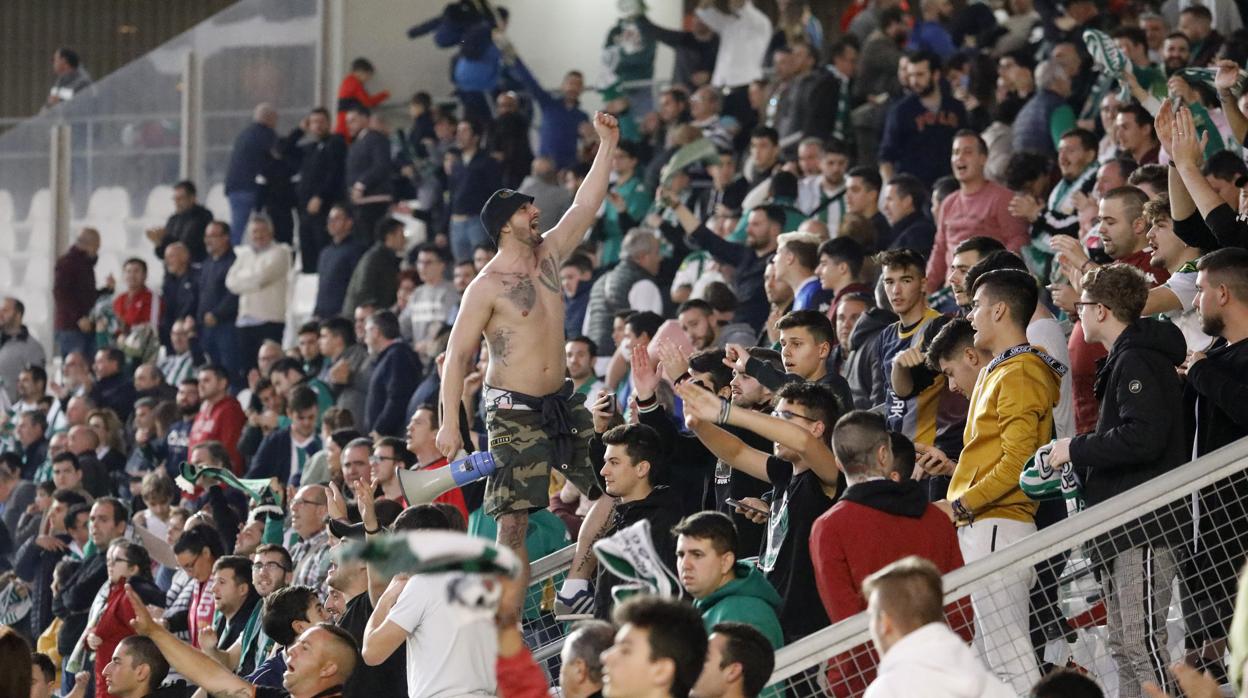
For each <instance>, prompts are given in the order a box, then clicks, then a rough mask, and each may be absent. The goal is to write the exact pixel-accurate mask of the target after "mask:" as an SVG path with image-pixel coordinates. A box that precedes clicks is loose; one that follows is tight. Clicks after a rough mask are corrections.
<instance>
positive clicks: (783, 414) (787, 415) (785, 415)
mask: <svg viewBox="0 0 1248 698" xmlns="http://www.w3.org/2000/svg"><path fill="white" fill-rule="evenodd" d="M771 416H773V417H779V418H780V419H804V420H806V421H808V422H817V421H819V420H817V419H815V418H813V417H807V416H806V415H804V414H798V413H796V412H790V411H789V410H772V412H771Z"/></svg>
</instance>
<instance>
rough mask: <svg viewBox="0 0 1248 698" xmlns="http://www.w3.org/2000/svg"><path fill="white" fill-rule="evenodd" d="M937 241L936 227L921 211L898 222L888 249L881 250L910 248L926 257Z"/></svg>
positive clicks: (892, 232) (890, 238) (912, 213)
mask: <svg viewBox="0 0 1248 698" xmlns="http://www.w3.org/2000/svg"><path fill="white" fill-rule="evenodd" d="M935 240H936V226H935V225H932V222H931V221H930V220H928V218H927V216H925V215H923V214H922V213H921V212H919V211H913V212H911V213H910V215H908V216H906V217H905V218H902V219H901V220H899V221H897V225H894V226H893V227H892V230H891V235H890V237H889V242H888V246H887V247H881V249H890V250H896V249H901V248H903V247H908V248H910V249H912V250H918V251H919V252H920V253H921V254H922V255H923V256H924V257H926V256H927V255H928V253H929V252H930V251H931V249H932V243H933V241H935Z"/></svg>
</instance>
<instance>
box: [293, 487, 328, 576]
mask: <svg viewBox="0 0 1248 698" xmlns="http://www.w3.org/2000/svg"><path fill="white" fill-rule="evenodd" d="M328 513H329V496H328V492H327V491H326V489H325V487H324V486H323V485H305V486H304V487H300V488H299V489H298V491H296V492H295V496H294V498H293V499H291V500H290V527H291V529H292V530H294V532H295V533H296V534H298V535H299V542H298V543H295V544H294V546H292V547H291V548H290V557H291V559H292V560H293V561H294V563H295V577H294V579H293V580H292V582H291V583H292V584H295V585H303V586H310V587H312V588H313V589H320V588H321V582H323V581H324V580H325V575H326V574H327V573H328V572H329V562H330V560H329V533H327V532H326V531H325V515H326V514H328Z"/></svg>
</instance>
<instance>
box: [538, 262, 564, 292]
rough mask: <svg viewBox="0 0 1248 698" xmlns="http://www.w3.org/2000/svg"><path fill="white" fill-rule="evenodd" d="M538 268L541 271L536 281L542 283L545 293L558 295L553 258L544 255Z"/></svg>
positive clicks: (557, 273)
mask: <svg viewBox="0 0 1248 698" xmlns="http://www.w3.org/2000/svg"><path fill="white" fill-rule="evenodd" d="M538 267H539V269H540V270H541V273H540V274H539V275H538V277H537V279H538V281H541V282H542V285H543V286H545V287H546V290H547V291H550V292H551V293H559V291H560V284H559V272H558V271H557V270H556V269H555V258H554V257H553V256H551V255H546V258H545V259H543V260H542V262H541V264H539V265H538Z"/></svg>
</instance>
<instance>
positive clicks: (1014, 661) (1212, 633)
mask: <svg viewBox="0 0 1248 698" xmlns="http://www.w3.org/2000/svg"><path fill="white" fill-rule="evenodd" d="M972 525H973V526H992V525H993V521H992V520H991V519H988V520H981V521H976V522H974V523H973V524H972ZM1246 553H1248V439H1244V440H1241V441H1239V442H1236V443H1234V444H1231V445H1229V446H1227V447H1225V448H1223V449H1220V450H1218V451H1216V452H1214V453H1211V454H1209V455H1207V456H1204V457H1202V458H1200V459H1198V460H1196V461H1193V462H1191V463H1188V464H1186V465H1184V466H1181V467H1179V468H1177V469H1175V470H1173V471H1171V472H1169V473H1167V474H1165V475H1164V476H1161V477H1158V478H1156V479H1154V480H1152V481H1150V482H1147V483H1145V484H1143V485H1140V486H1139V487H1136V488H1134V489H1131V490H1129V491H1127V492H1125V493H1123V494H1121V495H1119V496H1117V497H1115V498H1114V499H1111V500H1109V501H1107V502H1104V503H1102V504H1099V505H1097V506H1094V507H1090V508H1088V509H1086V510H1084V511H1082V512H1079V513H1077V514H1074V515H1072V516H1070V517H1068V518H1067V519H1065V520H1064V521H1060V522H1058V523H1056V524H1053V525H1051V526H1049V527H1047V528H1045V529H1043V530H1041V531H1039V532H1037V533H1035V534H1033V535H1031V536H1028V537H1026V538H1024V539H1022V540H1021V541H1019V542H1017V543H1015V544H1013V545H1010V546H1008V547H1005V548H1002V549H1000V550H998V551H997V552H995V553H993V554H991V555H989V556H988V557H986V558H984V559H981V560H977V561H976V562H973V563H971V564H968V565H966V566H965V567H962V568H960V569H958V570H955V571H953V572H951V573H949V574H947V575H945V577H944V592H945V598H944V601H945V603H946V604H950V605H949V606H946V616H947V618H948V617H949V615H950V614H949V609H950V608H951V607H954V606H956V605H957V604H958V603H959V602H961V603H965V600H967V599H969V602H970V606H971V607H972V609H973V612H974V639H973V641H972V646H973V648H974V649H975V653H976V654H977V655H978V657H979V659H980V660H981V661H982V662H983V664H984V665H985V666H987V667H988V668H989V670H991V671H992V672H993V673H995V674H996V675H997V676H998V677H999V678H1000V679H1001V680H1002V681H1004V682H1005V683H1006V685H1007V686H1010V687H1011V688H1012V689H1013V692H1016V693H1018V694H1019V695H1027V693H1028V691H1029V689H1030V687H1031V686H1032V685H1034V684H1035V683H1036V682H1037V681H1038V680H1039V679H1040V677H1041V675H1042V671H1047V670H1049V669H1052V668H1053V667H1062V666H1067V667H1071V668H1074V669H1077V670H1079V671H1083V672H1086V673H1087V674H1088V675H1089V676H1091V677H1092V678H1094V679H1096V681H1097V682H1098V683H1099V684H1100V685H1101V686H1102V688H1103V689H1104V691H1105V695H1119V696H1139V695H1142V693H1141V689H1140V684H1141V683H1142V682H1146V681H1153V682H1156V683H1159V684H1161V685H1163V687H1168V688H1170V689H1171V691H1172V693H1176V692H1177V691H1176V690H1175V689H1174V686H1173V685H1172V684H1173V679H1172V678H1171V677H1170V675H1169V673H1168V672H1167V671H1166V670H1165V668H1166V667H1168V666H1169V665H1170V664H1171V663H1173V662H1175V661H1180V660H1186V661H1187V662H1188V663H1190V664H1192V665H1194V666H1196V667H1198V668H1200V669H1204V670H1207V671H1210V672H1211V673H1212V674H1213V675H1214V676H1215V677H1216V678H1218V679H1219V680H1220V681H1221V682H1223V683H1225V682H1226V666H1227V659H1228V658H1227V657H1226V651H1227V650H1226V637H1227V632H1228V628H1229V625H1230V621H1231V615H1232V613H1233V610H1234V606H1235V594H1236V588H1237V578H1238V573H1239V569H1240V568H1241V567H1242V566H1243V564H1244V561H1245V555H1246ZM1046 580H1047V581H1046ZM954 629H955V630H959V628H958V627H956V625H955V626H954ZM968 630H969V629H968ZM967 636H969V632H968V633H967ZM878 661H879V660H878V657H876V655H875V653H874V650H873V649H872V648H871V640H870V637H869V634H868V617H867V614H866V613H861V614H858V615H856V616H853V617H851V618H848V619H846V620H844V621H842V622H840V623H837V624H836V625H833V626H832V627H829V628H827V629H825V630H823V631H820V632H819V633H816V634H814V635H811V636H809V637H807V638H805V639H803V640H801V641H799V642H797V643H794V644H793V645H791V646H789V647H785V648H783V649H782V650H780V652H778V653H777V656H776V670H775V672H774V673H773V675H772V682H773V688H776V689H783V690H785V691H786V692H787V695H788V697H789V698H807V697H809V696H823V695H834V696H853V695H861V694H862V693H863V692H864V691H865V689H866V686H867V685H869V684H870V682H871V681H872V680H873V679H874V678H875V676H876V669H877V664H878Z"/></svg>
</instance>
